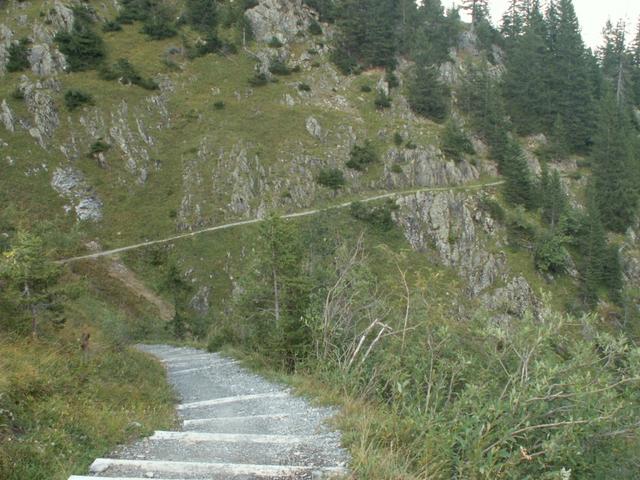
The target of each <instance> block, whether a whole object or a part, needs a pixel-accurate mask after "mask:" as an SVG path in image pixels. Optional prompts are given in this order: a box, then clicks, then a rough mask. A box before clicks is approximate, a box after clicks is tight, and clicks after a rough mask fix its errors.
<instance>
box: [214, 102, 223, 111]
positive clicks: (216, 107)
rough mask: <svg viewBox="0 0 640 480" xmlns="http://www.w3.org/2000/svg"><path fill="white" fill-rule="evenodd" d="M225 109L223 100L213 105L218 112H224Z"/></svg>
mask: <svg viewBox="0 0 640 480" xmlns="http://www.w3.org/2000/svg"><path fill="white" fill-rule="evenodd" d="M224 107H225V104H224V102H223V101H222V100H218V101H217V102H214V104H213V108H215V109H216V110H224Z"/></svg>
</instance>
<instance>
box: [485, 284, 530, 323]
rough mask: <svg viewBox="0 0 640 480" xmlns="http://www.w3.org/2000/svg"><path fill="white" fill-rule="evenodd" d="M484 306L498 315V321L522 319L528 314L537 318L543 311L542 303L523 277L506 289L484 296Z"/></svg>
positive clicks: (505, 287) (508, 285) (506, 286)
mask: <svg viewBox="0 0 640 480" xmlns="http://www.w3.org/2000/svg"><path fill="white" fill-rule="evenodd" d="M482 304H483V306H484V307H485V308H486V309H488V310H490V311H491V312H492V313H493V314H494V315H497V317H494V318H496V319H497V320H505V319H510V318H514V317H515V318H522V317H523V316H524V315H525V314H526V313H531V314H533V315H534V316H535V317H537V316H538V315H539V314H540V312H541V309H542V302H541V301H540V300H539V299H538V297H537V296H536V294H535V293H534V292H533V290H532V288H531V286H530V285H529V282H527V281H526V280H525V279H524V278H523V277H516V278H513V279H511V280H510V281H509V282H508V283H507V284H506V285H505V286H504V287H500V288H496V289H495V290H494V291H493V292H491V293H489V294H486V295H483V297H482Z"/></svg>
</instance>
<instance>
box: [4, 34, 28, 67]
mask: <svg viewBox="0 0 640 480" xmlns="http://www.w3.org/2000/svg"><path fill="white" fill-rule="evenodd" d="M30 45H31V41H30V40H29V39H28V38H22V39H20V41H19V42H18V43H11V44H10V45H9V49H8V50H9V59H8V60H7V71H8V72H21V71H23V70H26V69H28V68H29V46H30Z"/></svg>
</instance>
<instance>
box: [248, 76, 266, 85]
mask: <svg viewBox="0 0 640 480" xmlns="http://www.w3.org/2000/svg"><path fill="white" fill-rule="evenodd" d="M267 83H269V79H268V78H267V75H266V74H264V73H256V74H255V75H254V76H253V77H251V78H250V79H249V85H251V86H252V87H263V86H265V85H266V84H267Z"/></svg>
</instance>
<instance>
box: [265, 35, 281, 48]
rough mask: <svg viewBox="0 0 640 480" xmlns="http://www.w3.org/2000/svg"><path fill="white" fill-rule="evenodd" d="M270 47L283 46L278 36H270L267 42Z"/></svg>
mask: <svg viewBox="0 0 640 480" xmlns="http://www.w3.org/2000/svg"><path fill="white" fill-rule="evenodd" d="M267 45H268V46H270V47H271V48H281V47H284V43H282V42H281V41H280V39H279V38H278V37H271V40H269V42H268V43H267Z"/></svg>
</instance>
